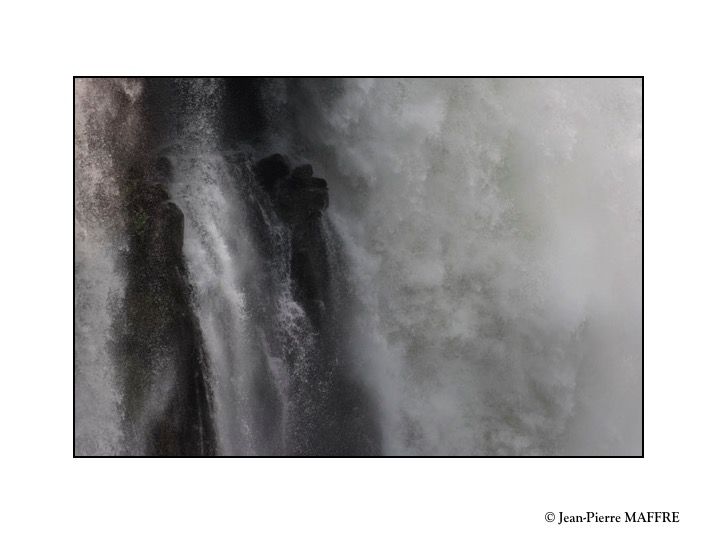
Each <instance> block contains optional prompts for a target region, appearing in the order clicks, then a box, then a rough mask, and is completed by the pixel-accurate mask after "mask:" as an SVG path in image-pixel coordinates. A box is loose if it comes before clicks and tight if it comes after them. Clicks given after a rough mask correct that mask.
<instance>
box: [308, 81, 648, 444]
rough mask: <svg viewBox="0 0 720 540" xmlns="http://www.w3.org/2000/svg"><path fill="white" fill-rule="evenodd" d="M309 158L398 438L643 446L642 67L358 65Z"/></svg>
mask: <svg viewBox="0 0 720 540" xmlns="http://www.w3.org/2000/svg"><path fill="white" fill-rule="evenodd" d="M344 90H345V92H344V95H343V96H342V97H341V98H340V99H339V100H334V99H331V98H328V97H325V95H324V94H323V93H321V92H312V91H311V92H310V95H311V96H314V97H313V107H314V108H315V110H316V111H317V112H316V114H315V116H314V118H315V119H316V121H315V122H306V123H305V124H303V125H302V127H301V130H302V131H303V136H304V137H308V136H310V141H309V143H308V144H307V146H306V148H309V149H322V150H321V151H314V152H307V156H306V157H307V158H309V160H310V161H311V162H313V163H315V164H318V167H316V168H319V169H320V172H321V173H323V174H324V175H325V176H326V177H327V178H328V179H329V180H330V182H331V184H330V189H331V216H332V219H333V221H334V223H335V225H336V227H337V228H338V229H339V230H340V231H341V233H342V236H343V238H344V241H345V245H346V249H347V250H348V251H349V253H350V255H351V257H352V264H351V268H352V269H353V272H354V279H355V280H356V283H357V286H358V288H359V290H360V294H359V296H360V298H361V299H362V300H363V303H364V312H363V313H361V314H358V317H357V319H358V323H357V329H358V332H357V344H356V347H358V348H361V349H362V350H364V351H366V357H367V364H368V366H369V367H368V368H367V369H365V371H364V373H365V375H366V377H367V379H368V381H369V383H370V385H371V387H372V388H374V389H375V390H376V392H377V395H378V397H379V400H380V403H381V404H382V424H383V434H384V448H385V451H386V453H390V454H406V453H410V454H510V455H513V454H523V455H528V454H558V453H559V454H637V453H639V452H640V433H641V430H640V422H641V403H640V395H641V394H640V385H641V377H640V366H641V326H640V325H641V131H640V130H641V118H640V112H641V106H640V102H641V88H640V81H639V80H637V79H636V80H522V79H515V80H469V81H461V80H412V81H407V80H405V81H403V80H379V81H369V80H348V81H346V82H345V85H344Z"/></svg>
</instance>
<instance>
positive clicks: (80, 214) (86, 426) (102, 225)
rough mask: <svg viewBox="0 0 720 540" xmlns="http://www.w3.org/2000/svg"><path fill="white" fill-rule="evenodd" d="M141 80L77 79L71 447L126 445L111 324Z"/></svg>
mask: <svg viewBox="0 0 720 540" xmlns="http://www.w3.org/2000/svg"><path fill="white" fill-rule="evenodd" d="M140 93H141V85H140V84H139V83H138V82H136V81H127V80H88V79H85V80H83V79H78V80H77V81H76V82H75V109H76V115H75V180H74V181H75V306H74V307H75V355H74V356H75V451H76V453H77V454H79V455H94V454H99V455H113V454H118V453H122V452H123V451H124V449H125V447H124V441H123V430H122V425H121V424H122V416H123V415H122V407H121V403H122V392H121V390H120V388H119V386H118V381H117V365H116V364H115V361H114V358H113V355H112V351H111V345H112V337H113V332H112V323H113V318H114V313H115V309H116V308H117V306H119V304H120V302H121V300H122V297H123V292H124V288H125V281H124V279H123V276H122V275H121V274H120V273H119V271H118V270H117V257H118V254H119V253H120V251H121V249H122V248H123V245H124V239H123V234H122V231H123V229H122V216H121V215H120V209H119V205H120V197H119V188H120V182H121V174H122V173H124V171H125V169H126V167H127V160H128V157H129V156H130V155H131V154H132V153H134V152H137V149H136V148H135V147H134V144H135V141H136V140H137V139H138V133H139V131H140V118H139V112H138V110H137V108H136V105H137V102H138V98H139V96H140Z"/></svg>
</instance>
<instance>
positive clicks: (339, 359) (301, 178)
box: [255, 154, 379, 455]
mask: <svg viewBox="0 0 720 540" xmlns="http://www.w3.org/2000/svg"><path fill="white" fill-rule="evenodd" d="M255 172H256V178H257V180H258V182H259V184H260V185H261V186H262V187H263V189H264V190H265V191H266V192H267V194H268V195H269V197H268V198H269V201H270V204H271V205H272V207H273V210H274V212H275V214H276V215H277V216H278V218H279V219H280V221H281V222H282V223H283V224H284V226H285V227H286V229H287V231H288V233H289V237H290V277H291V281H292V294H293V298H294V299H295V300H296V302H298V304H300V306H301V307H302V309H303V311H304V312H305V314H306V315H307V318H308V320H309V322H310V325H311V328H309V329H308V333H309V334H310V335H312V336H314V345H313V347H312V351H311V352H310V354H309V358H304V359H303V362H305V364H304V365H303V366H302V370H301V372H296V374H295V376H294V377H292V378H291V393H292V401H293V404H292V407H291V409H292V411H293V413H292V418H291V422H290V423H291V426H292V427H291V436H290V439H291V441H290V448H289V449H288V451H289V452H290V453H291V454H299V455H371V454H377V453H379V440H378V434H377V429H376V426H375V425H374V421H373V414H372V411H371V410H370V409H371V407H370V402H369V400H368V398H367V396H366V395H365V392H364V389H363V388H362V387H361V385H360V384H359V382H358V380H357V378H356V377H355V376H354V374H353V373H352V367H351V365H350V364H351V357H352V351H350V350H349V349H348V339H347V334H348V331H347V328H346V320H345V312H344V308H346V307H347V306H346V305H345V302H346V298H344V297H343V296H349V295H348V294H347V291H346V290H344V289H346V288H347V283H346V282H345V281H344V280H345V277H346V272H344V271H341V269H340V268H339V266H340V265H341V261H340V260H337V251H338V250H337V249H336V250H333V249H332V246H331V245H330V244H331V243H332V242H334V241H335V240H334V238H333V237H332V236H331V235H330V234H329V230H330V228H329V227H330V225H329V223H328V222H326V221H325V220H324V217H323V212H324V210H326V209H327V208H328V204H329V194H328V184H327V182H326V181H325V180H324V179H322V178H316V177H314V176H313V174H314V171H313V168H312V166H310V165H300V166H298V167H296V168H294V169H292V172H291V167H290V163H289V160H288V159H287V158H286V157H284V156H281V155H280V154H274V155H272V156H269V157H267V158H265V159H263V160H260V161H259V162H257V164H256V167H255ZM261 236H264V237H265V238H267V237H268V235H267V234H265V235H261ZM288 361H290V362H295V361H296V360H294V359H292V358H290V359H289V360H288ZM290 367H291V368H295V369H296V371H297V366H290Z"/></svg>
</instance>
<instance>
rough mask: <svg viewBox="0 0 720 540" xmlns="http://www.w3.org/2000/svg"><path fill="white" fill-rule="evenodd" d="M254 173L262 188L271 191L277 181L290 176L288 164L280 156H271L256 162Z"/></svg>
mask: <svg viewBox="0 0 720 540" xmlns="http://www.w3.org/2000/svg"><path fill="white" fill-rule="evenodd" d="M256 173H257V177H258V179H259V180H260V182H261V183H262V184H263V186H264V187H265V188H266V189H271V188H272V187H273V185H274V184H275V182H276V181H277V180H279V179H281V178H285V177H287V176H288V175H289V174H290V162H289V160H288V159H287V158H286V157H285V156H283V155H281V154H273V155H271V156H268V157H266V158H264V159H261V160H260V161H258V162H257V164H256Z"/></svg>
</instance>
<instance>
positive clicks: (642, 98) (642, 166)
mask: <svg viewBox="0 0 720 540" xmlns="http://www.w3.org/2000/svg"><path fill="white" fill-rule="evenodd" d="M220 77H238V78H247V79H255V78H283V79H367V78H374V79H640V102H641V109H640V130H641V137H640V139H641V142H640V144H641V157H640V171H641V173H640V174H641V180H640V182H641V187H640V197H641V204H640V237H641V239H640V252H641V253H640V272H641V276H640V283H641V285H640V290H641V292H640V302H641V308H640V316H641V321H640V341H641V348H640V359H641V360H640V378H641V383H640V403H641V419H640V447H641V450H640V455H617V456H593V455H579V456H578V455H567V456H564V455H557V456H495V455H487V456H486V455H480V456H475V455H462V456H450V455H443V456H438V455H431V456H323V455H317V456H141V455H132V456H130V455H129V456H79V455H77V454H76V453H75V385H76V380H75V329H74V327H73V441H72V442H73V458H77V459H85V458H101V459H102V458H119V459H126V458H145V459H157V458H159V459H173V458H180V459H196V458H207V459H215V458H231V459H246V458H264V459H268V458H280V459H298V458H300V459H303V458H310V459H316V458H331V459H347V458H350V459H358V458H364V459H386V458H401V459H417V458H420V459H428V458H476V459H488V458H500V459H553V458H555V459H558V458H559V459H567V458H581V459H617V458H620V459H622V458H634V459H638V458H639V459H644V458H645V76H644V75H539V76H532V75H472V76H462V75H453V76H448V75H444V76H437V77H433V76H431V75H420V76H412V75H380V76H370V75H366V76H344V75H311V76H299V75H292V76H282V75H189V76H188V75H159V76H156V75H73V211H74V208H75V200H76V197H75V175H76V170H75V165H76V155H75V135H76V134H75V115H76V111H75V80H76V79H115V78H156V79H178V78H187V79H203V78H220ZM73 213H74V212H73ZM74 263H75V221H74V219H73V325H74V323H75V265H74Z"/></svg>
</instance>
